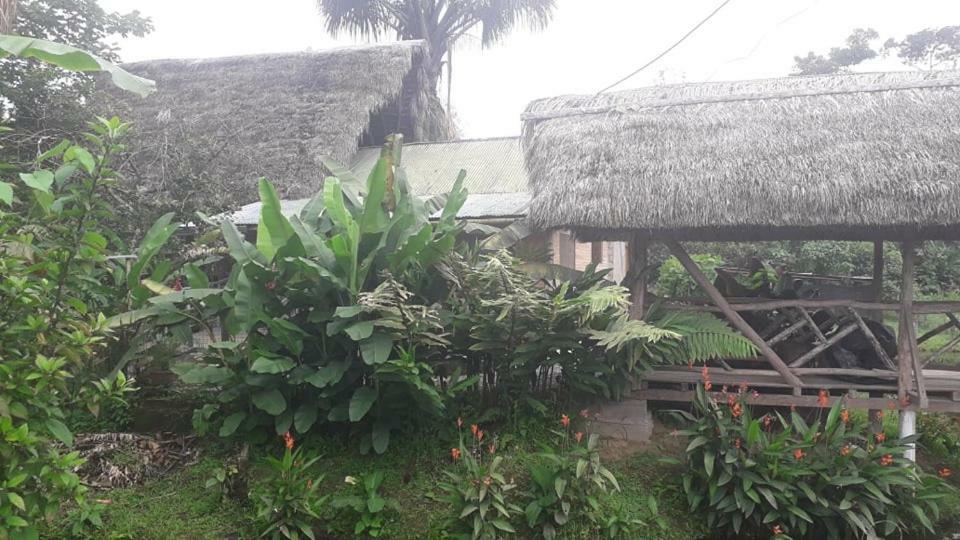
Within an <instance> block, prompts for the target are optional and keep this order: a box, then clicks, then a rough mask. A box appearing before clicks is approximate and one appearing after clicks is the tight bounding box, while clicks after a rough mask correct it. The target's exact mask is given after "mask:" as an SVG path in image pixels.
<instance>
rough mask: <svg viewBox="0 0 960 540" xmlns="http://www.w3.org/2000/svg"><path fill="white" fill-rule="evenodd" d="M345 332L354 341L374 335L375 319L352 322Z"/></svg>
mask: <svg viewBox="0 0 960 540" xmlns="http://www.w3.org/2000/svg"><path fill="white" fill-rule="evenodd" d="M344 332H346V333H347V335H348V336H350V339H352V340H354V341H361V340H364V339H367V338H369V337H370V336H371V335H373V321H360V322H356V323H353V324H351V325H350V326H348V327H346V328H345V329H344Z"/></svg>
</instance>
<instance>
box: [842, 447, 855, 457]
mask: <svg viewBox="0 0 960 540" xmlns="http://www.w3.org/2000/svg"><path fill="white" fill-rule="evenodd" d="M852 451H853V449H851V448H850V445H849V444H848V445H845V446H844V447H843V448H841V449H840V455H841V456H843V457H847V456H849V455H850V452H852Z"/></svg>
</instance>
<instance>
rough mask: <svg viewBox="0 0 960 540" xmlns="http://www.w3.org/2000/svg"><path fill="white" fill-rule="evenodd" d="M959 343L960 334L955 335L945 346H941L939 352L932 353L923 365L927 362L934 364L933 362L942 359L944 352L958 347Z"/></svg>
mask: <svg viewBox="0 0 960 540" xmlns="http://www.w3.org/2000/svg"><path fill="white" fill-rule="evenodd" d="M958 343H960V336H956V337H954V338H953V339H951V340H950V341H948V342H947V344H946V345H944V346H943V347H940V349H939V350H938V351H937V352H935V353H933V355H931V356H930V358H927V361H926V362H924V363H923V365H924V366H926V365H927V364H932V363H933V362H936V361H937V360H939V359H940V357H941V356H943V354H944V353H946V352H947V351H949V350H950V349H952V348H954V347H956V346H957V344H958Z"/></svg>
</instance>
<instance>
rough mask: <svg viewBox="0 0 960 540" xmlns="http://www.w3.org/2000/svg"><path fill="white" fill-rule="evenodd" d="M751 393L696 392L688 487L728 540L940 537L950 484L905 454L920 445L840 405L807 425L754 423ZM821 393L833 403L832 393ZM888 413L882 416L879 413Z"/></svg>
mask: <svg viewBox="0 0 960 540" xmlns="http://www.w3.org/2000/svg"><path fill="white" fill-rule="evenodd" d="M749 395H750V394H749V393H748V392H747V391H746V389H745V388H741V390H740V392H739V393H736V394H726V402H725V403H722V402H718V401H717V400H716V399H715V398H714V397H713V395H711V394H708V393H707V392H705V391H704V389H703V386H699V387H698V389H697V393H696V397H695V401H694V406H695V411H696V416H690V415H688V414H687V413H682V414H683V415H684V416H685V417H687V419H688V420H690V421H692V422H693V424H692V426H691V427H690V428H689V429H686V430H684V431H682V432H681V434H682V435H685V436H687V437H688V438H689V440H690V444H689V445H688V446H687V450H686V454H687V467H688V471H687V472H686V473H685V474H684V477H683V485H684V490H685V491H686V494H687V498H688V500H689V503H690V507H691V509H692V510H693V511H696V512H704V513H705V514H706V519H707V525H708V526H709V527H710V528H711V529H714V530H717V531H720V532H722V533H726V534H736V535H749V534H760V535H763V534H770V533H771V532H772V533H773V534H774V535H781V536H782V537H787V535H789V536H793V537H797V538H846V537H850V536H856V537H866V538H874V537H878V536H881V537H888V536H890V535H893V534H896V533H903V532H905V531H906V530H908V529H909V528H910V526H911V524H913V523H919V524H922V526H923V527H924V528H926V529H927V530H929V531H930V532H933V530H934V529H933V521H932V519H931V518H933V519H936V518H937V516H938V500H939V499H940V498H942V497H943V496H944V495H945V492H946V487H945V485H944V484H943V482H941V481H940V480H939V479H937V478H936V477H931V476H929V475H925V474H923V473H922V472H921V471H920V470H919V469H918V468H917V467H916V466H915V465H914V464H913V463H911V462H910V461H908V460H906V459H905V458H904V457H903V454H904V452H905V450H906V449H907V448H908V444H910V443H911V442H912V441H913V439H912V438H907V439H901V440H899V441H890V442H888V441H886V438H885V436H882V435H880V434H878V435H875V436H871V435H870V432H869V423H868V422H867V421H866V420H865V419H859V418H856V417H854V416H853V415H851V414H850V413H849V411H847V410H846V409H844V408H843V404H842V401H838V402H837V403H836V404H835V405H834V406H833V407H832V408H830V409H821V410H825V411H828V414H827V417H826V419H817V420H816V421H814V422H813V423H812V424H807V422H806V421H804V419H803V417H802V416H801V415H800V414H798V413H796V412H791V414H790V418H789V420H787V419H785V418H783V417H782V416H780V415H779V414H777V415H776V416H775V417H774V416H771V415H766V416H764V417H762V418H754V417H753V416H752V413H751V410H750V407H749V405H748V400H749V398H748V396H749ZM822 395H823V396H824V397H827V394H826V391H822ZM881 414H882V413H881Z"/></svg>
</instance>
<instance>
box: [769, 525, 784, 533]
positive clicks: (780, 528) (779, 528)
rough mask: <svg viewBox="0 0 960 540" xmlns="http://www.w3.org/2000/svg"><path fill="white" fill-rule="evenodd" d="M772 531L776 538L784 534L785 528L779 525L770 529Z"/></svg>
mask: <svg viewBox="0 0 960 540" xmlns="http://www.w3.org/2000/svg"><path fill="white" fill-rule="evenodd" d="M770 531H771V532H772V533H773V535H774V536H780V535H781V534H783V527H781V526H779V525H774V526H773V528H772V529H770Z"/></svg>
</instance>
